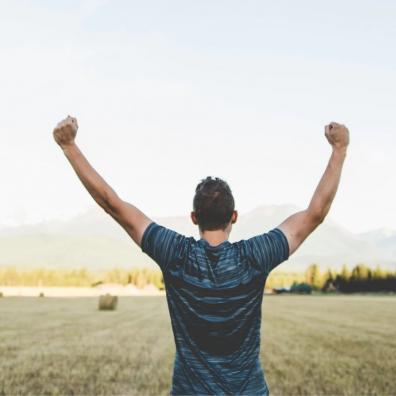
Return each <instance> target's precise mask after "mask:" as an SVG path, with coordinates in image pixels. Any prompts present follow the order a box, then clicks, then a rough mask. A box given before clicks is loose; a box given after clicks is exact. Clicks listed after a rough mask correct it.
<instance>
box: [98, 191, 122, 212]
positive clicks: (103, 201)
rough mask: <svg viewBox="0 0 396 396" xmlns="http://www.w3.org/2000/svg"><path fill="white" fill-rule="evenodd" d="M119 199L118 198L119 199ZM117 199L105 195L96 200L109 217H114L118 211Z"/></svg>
mask: <svg viewBox="0 0 396 396" xmlns="http://www.w3.org/2000/svg"><path fill="white" fill-rule="evenodd" d="M117 198H118V197H117ZM116 201H117V199H116V198H115V197H113V196H109V195H107V194H103V195H101V196H100V197H98V198H97V199H96V202H97V203H98V205H99V206H100V207H101V208H102V209H103V210H104V211H105V212H106V213H107V214H109V215H111V216H112V215H114V213H116V211H117V207H118V205H117V202H116Z"/></svg>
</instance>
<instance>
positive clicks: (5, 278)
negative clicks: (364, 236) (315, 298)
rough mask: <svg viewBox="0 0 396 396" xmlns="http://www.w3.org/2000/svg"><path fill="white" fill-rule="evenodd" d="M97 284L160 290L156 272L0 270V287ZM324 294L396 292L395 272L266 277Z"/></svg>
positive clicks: (361, 268) (273, 284)
mask: <svg viewBox="0 0 396 396" xmlns="http://www.w3.org/2000/svg"><path fill="white" fill-rule="evenodd" d="M101 283H117V284H121V285H134V286H136V287H138V288H144V287H145V286H147V285H154V286H155V287H157V288H158V289H160V290H162V289H164V279H163V275H162V272H161V271H160V269H159V268H158V269H157V268H133V269H121V268H115V269H112V270H109V271H106V272H100V273H96V272H92V271H89V270H87V269H85V268H80V269H47V268H38V269H30V270H29V269H25V270H22V269H17V268H15V267H3V268H1V267H0V285H2V286H30V287H51V286H54V287H55V286H58V287H68V286H74V287H93V286H97V285H99V284H101ZM307 286H308V287H309V290H317V291H324V292H331V291H339V292H343V293H353V292H374V291H375V292H396V271H393V272H392V271H385V270H382V269H381V268H380V267H376V268H375V269H371V268H370V267H368V266H367V265H365V264H357V265H356V266H355V267H353V268H352V269H351V270H349V268H348V266H347V265H343V266H342V268H341V270H340V271H336V270H332V269H328V270H326V271H324V272H322V271H321V269H320V266H319V265H318V264H311V265H310V266H309V267H308V268H307V269H306V271H305V272H280V271H273V272H271V273H270V275H269V276H268V278H267V280H266V283H265V288H266V289H277V288H278V289H279V288H280V289H282V288H286V289H288V288H290V287H294V288H295V289H297V290H298V288H299V287H300V288H301V290H307Z"/></svg>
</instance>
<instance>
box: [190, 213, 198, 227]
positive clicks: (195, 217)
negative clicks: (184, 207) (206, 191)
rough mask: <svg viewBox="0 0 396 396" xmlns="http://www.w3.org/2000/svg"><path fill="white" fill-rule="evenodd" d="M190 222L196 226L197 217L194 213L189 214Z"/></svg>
mask: <svg viewBox="0 0 396 396" xmlns="http://www.w3.org/2000/svg"><path fill="white" fill-rule="evenodd" d="M191 220H192V222H193V223H194V224H195V225H198V221H197V215H196V214H195V212H191Z"/></svg>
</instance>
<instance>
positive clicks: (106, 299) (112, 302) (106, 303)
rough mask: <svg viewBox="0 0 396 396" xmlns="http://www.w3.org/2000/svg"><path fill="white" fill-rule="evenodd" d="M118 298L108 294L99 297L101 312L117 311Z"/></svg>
mask: <svg viewBox="0 0 396 396" xmlns="http://www.w3.org/2000/svg"><path fill="white" fill-rule="evenodd" d="M117 303H118V297H117V296H112V295H111V294H109V293H107V294H105V295H102V296H100V297H99V311H115V310H116V308H117Z"/></svg>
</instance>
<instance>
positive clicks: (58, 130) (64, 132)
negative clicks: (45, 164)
mask: <svg viewBox="0 0 396 396" xmlns="http://www.w3.org/2000/svg"><path fill="white" fill-rule="evenodd" d="M77 129H78V124H77V119H76V118H74V117H70V116H67V118H65V119H64V120H62V121H61V122H59V123H58V125H57V126H56V127H55V129H54V132H53V133H54V139H55V141H56V143H58V144H59V146H61V147H62V148H64V147H66V146H70V145H72V144H74V139H75V138H76V135H77Z"/></svg>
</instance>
